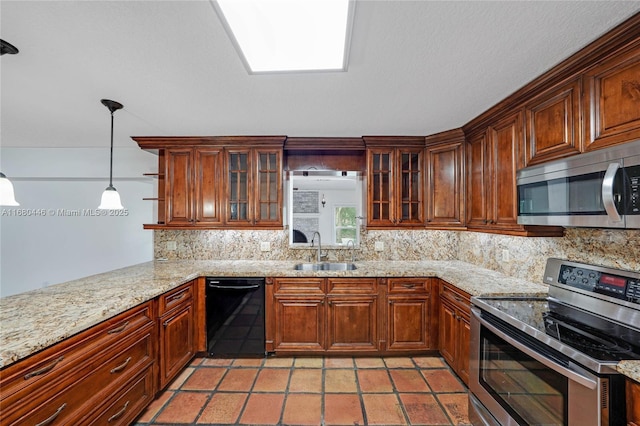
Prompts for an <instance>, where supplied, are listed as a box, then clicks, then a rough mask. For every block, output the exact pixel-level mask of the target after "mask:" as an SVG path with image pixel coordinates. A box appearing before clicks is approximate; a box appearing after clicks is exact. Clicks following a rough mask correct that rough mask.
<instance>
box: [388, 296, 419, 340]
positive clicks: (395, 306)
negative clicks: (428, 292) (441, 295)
mask: <svg viewBox="0 0 640 426" xmlns="http://www.w3.org/2000/svg"><path fill="white" fill-rule="evenodd" d="M388 300H389V306H388V310H389V313H388V318H389V329H388V338H389V341H388V342H389V343H388V349H389V350H390V351H393V350H420V349H429V322H428V321H429V299H428V297H427V296H424V297H419V296H389V297H388Z"/></svg>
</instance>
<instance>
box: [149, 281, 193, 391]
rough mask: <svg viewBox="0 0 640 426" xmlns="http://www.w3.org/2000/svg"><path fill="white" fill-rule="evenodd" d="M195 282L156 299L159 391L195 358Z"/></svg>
mask: <svg viewBox="0 0 640 426" xmlns="http://www.w3.org/2000/svg"><path fill="white" fill-rule="evenodd" d="M195 282H196V281H192V282H189V283H187V284H185V285H183V286H181V287H178V288H177V289H174V290H172V291H170V292H168V293H166V294H164V295H162V296H160V299H159V306H160V309H159V310H160V312H159V315H160V316H159V319H158V322H159V325H158V328H159V330H160V334H159V340H160V341H159V347H160V362H159V367H160V380H159V388H160V389H163V388H164V387H165V386H166V385H168V384H169V382H170V381H171V380H172V379H173V378H174V377H175V376H177V375H178V373H180V372H181V371H182V369H183V368H184V367H185V366H186V365H187V364H188V363H189V362H190V361H191V359H192V358H193V356H194V355H195V343H194V336H195V327H194V324H195V312H194V302H193V296H192V295H193V294H194V292H195V290H194V286H195Z"/></svg>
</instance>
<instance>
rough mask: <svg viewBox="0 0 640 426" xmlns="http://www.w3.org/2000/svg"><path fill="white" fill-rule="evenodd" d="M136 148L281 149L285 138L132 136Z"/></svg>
mask: <svg viewBox="0 0 640 426" xmlns="http://www.w3.org/2000/svg"><path fill="white" fill-rule="evenodd" d="M131 139H133V140H134V141H136V143H137V144H138V146H139V147H140V148H142V149H144V150H148V151H153V152H155V151H157V150H158V149H167V148H182V147H184V148H193V147H198V146H216V147H224V146H235V147H242V146H244V147H263V146H267V145H268V146H277V147H280V148H282V147H283V146H284V143H285V141H286V139H287V137H286V136H132V137H131Z"/></svg>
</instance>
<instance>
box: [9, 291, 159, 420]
mask: <svg viewBox="0 0 640 426" xmlns="http://www.w3.org/2000/svg"><path fill="white" fill-rule="evenodd" d="M153 317H154V315H153V309H152V304H151V303H150V302H149V303H145V304H142V305H140V306H137V307H135V308H133V309H131V310H129V311H127V312H125V313H123V314H121V315H118V316H116V317H114V318H112V319H109V320H107V321H105V322H103V323H102V324H100V325H98V326H95V327H93V328H91V329H89V330H87V331H85V332H82V333H80V334H79V335H77V336H74V337H71V338H69V339H67V340H65V341H63V342H61V343H59V344H57V345H54V346H52V347H50V348H48V349H45V350H44V351H43V352H41V353H39V354H36V355H33V356H32V357H29V358H26V359H24V360H22V361H19V362H18V363H16V364H12V365H10V366H8V367H7V368H6V369H4V370H2V371H1V372H0V412H2V413H3V414H2V416H1V417H2V418H4V414H5V413H6V410H7V409H8V408H9V407H10V406H13V405H14V404H15V403H17V402H19V401H21V400H23V399H25V398H27V399H30V398H33V397H34V396H36V394H38V393H42V392H46V391H48V390H51V388H52V387H53V386H54V385H55V384H57V383H60V382H61V381H64V380H65V379H64V378H65V377H66V376H68V375H71V374H75V373H76V371H78V370H80V369H82V365H83V363H84V362H85V361H86V360H88V359H89V358H91V357H93V356H98V353H99V352H100V351H102V350H103V349H105V348H107V347H110V346H112V345H115V344H116V343H117V342H119V341H120V340H122V339H123V338H124V337H126V336H129V335H131V334H132V333H135V332H137V331H138V330H141V329H143V328H145V327H154V325H155V321H154V320H153Z"/></svg>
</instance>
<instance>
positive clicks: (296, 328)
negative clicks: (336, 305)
mask: <svg viewBox="0 0 640 426" xmlns="http://www.w3.org/2000/svg"><path fill="white" fill-rule="evenodd" d="M275 299H276V300H275V305H276V306H275V308H276V309H275V311H276V312H275V322H276V336H275V349H276V350H291V351H296V350H298V351H307V350H309V351H319V350H324V340H325V339H324V316H325V309H324V297H304V296H301V297H298V298H289V297H280V296H276V298H275Z"/></svg>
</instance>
